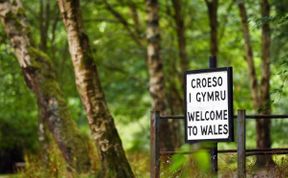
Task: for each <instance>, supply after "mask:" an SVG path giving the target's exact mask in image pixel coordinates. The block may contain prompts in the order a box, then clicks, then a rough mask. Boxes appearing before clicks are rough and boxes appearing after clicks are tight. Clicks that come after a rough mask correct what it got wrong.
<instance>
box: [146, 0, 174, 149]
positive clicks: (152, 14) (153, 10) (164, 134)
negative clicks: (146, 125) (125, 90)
mask: <svg viewBox="0 0 288 178" xmlns="http://www.w3.org/2000/svg"><path fill="white" fill-rule="evenodd" d="M146 7H147V32H146V34H147V36H146V38H147V42H148V43H147V67H148V72H149V92H150V95H151V98H152V110H153V111H159V112H160V113H161V114H162V115H163V114H167V103H166V94H165V81H164V73H163V63H162V59H161V57H160V30H159V16H158V11H159V6H158V1H157V0H146ZM174 132H175V131H174V130H173V128H172V126H171V125H170V124H169V122H168V121H163V122H160V148H161V149H162V150H172V149H174V143H173V141H174V140H175V138H173V137H174V135H175V134H174Z"/></svg>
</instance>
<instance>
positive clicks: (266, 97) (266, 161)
mask: <svg viewBox="0 0 288 178" xmlns="http://www.w3.org/2000/svg"><path fill="white" fill-rule="evenodd" d="M238 8H239V13H240V17H241V25H242V32H243V38H244V42H245V53H246V60H247V64H248V73H249V79H250V88H251V95H252V99H253V106H254V109H255V110H256V111H257V112H258V114H271V105H270V93H269V86H270V85H269V81H270V60H269V57H270V29H269V23H268V22H264V24H263V25H262V78H261V83H260V84H258V81H257V75H256V70H255V65H254V59H253V49H252V45H251V40H250V33H249V25H248V18H247V12H246V8H245V4H244V1H243V0H242V1H239V2H238ZM261 15H262V17H269V4H268V2H267V1H265V2H264V1H262V2H261ZM270 127H271V121H270V120H267V119H258V120H256V133H257V148H259V149H264V148H270V147H271V137H270ZM256 158H257V160H256V166H258V167H263V166H265V165H273V164H274V162H273V160H272V156H271V155H264V156H263V155H258V156H257V157H256Z"/></svg>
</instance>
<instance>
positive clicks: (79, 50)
mask: <svg viewBox="0 0 288 178" xmlns="http://www.w3.org/2000/svg"><path fill="white" fill-rule="evenodd" d="M58 6H59V8H60V12H61V14H62V18H63V22H64V25H65V28H66V31H67V35H68V43H69V50H70V54H71V56H72V62H73V66H74V72H75V78H76V85H77V89H78V92H79V94H80V97H81V100H82V103H83V105H84V107H85V110H86V113H87V117H88V123H89V126H90V129H91V132H92V137H93V139H94V141H95V143H96V146H97V148H98V151H99V157H100V159H101V166H102V169H101V172H100V175H99V176H100V177H117V178H123V177H127V178H129V177H134V175H133V172H132V170H131V168H130V165H129V163H128V161H127V158H126V156H125V152H124V150H123V147H122V143H121V139H120V137H119V135H118V132H117V129H116V127H115V124H114V121H113V118H112V116H111V114H110V111H109V109H108V106H107V103H106V100H105V96H104V92H103V90H102V88H101V84H100V80H99V75H98V71H97V68H96V64H95V62H94V59H93V55H92V52H91V49H90V46H89V40H88V36H87V35H86V34H85V32H84V28H83V26H82V20H81V13H80V4H79V0H73V1H71V0H58Z"/></svg>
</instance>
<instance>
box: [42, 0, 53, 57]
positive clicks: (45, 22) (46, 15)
mask: <svg viewBox="0 0 288 178" xmlns="http://www.w3.org/2000/svg"><path fill="white" fill-rule="evenodd" d="M49 25H50V0H40V13H39V26H40V45H39V48H40V49H41V50H42V51H44V52H47V41H48V30H49Z"/></svg>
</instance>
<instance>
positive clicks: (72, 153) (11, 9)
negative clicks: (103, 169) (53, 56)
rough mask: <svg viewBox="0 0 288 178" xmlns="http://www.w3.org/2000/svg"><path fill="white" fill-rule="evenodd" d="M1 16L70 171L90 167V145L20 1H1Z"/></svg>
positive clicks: (43, 116)
mask: <svg viewBox="0 0 288 178" xmlns="http://www.w3.org/2000/svg"><path fill="white" fill-rule="evenodd" d="M0 18H1V22H2V24H3V25H4V29H5V32H6V34H7V36H8V37H9V38H10V41H11V45H12V47H13V48H14V51H15V55H16V57H17V59H18V62H19V64H20V67H21V69H22V71H23V75H24V78H25V81H26V84H27V85H28V87H29V88H30V89H31V90H32V91H33V92H34V94H35V95H36V97H37V102H38V106H39V107H40V110H41V115H42V118H44V119H45V123H46V124H47V125H48V128H49V130H50V132H51V133H52V135H53V137H54V139H55V140H56V143H57V144H58V146H59V148H60V150H61V152H62V154H63V156H64V158H65V160H66V162H67V163H68V166H69V167H68V170H69V171H75V170H76V171H78V172H86V171H88V170H89V169H90V159H89V156H88V144H87V143H86V142H85V141H84V139H83V137H82V136H81V134H80V132H79V130H78V129H77V127H76V124H75V123H74V122H73V120H72V119H71V116H70V113H69V111H68V109H67V104H66V102H65V100H64V97H63V94H62V92H61V90H60V87H59V84H58V83H57V81H56V77H55V72H54V68H53V64H52V62H51V60H50V59H49V57H48V56H47V55H46V54H45V53H43V52H41V51H39V50H37V49H36V48H35V47H34V44H33V42H32V39H31V38H30V36H29V35H30V34H29V28H28V26H27V24H26V21H27V19H26V17H25V14H24V9H23V7H22V5H21V3H20V1H19V0H11V1H10V0H2V1H1V2H0Z"/></svg>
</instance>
